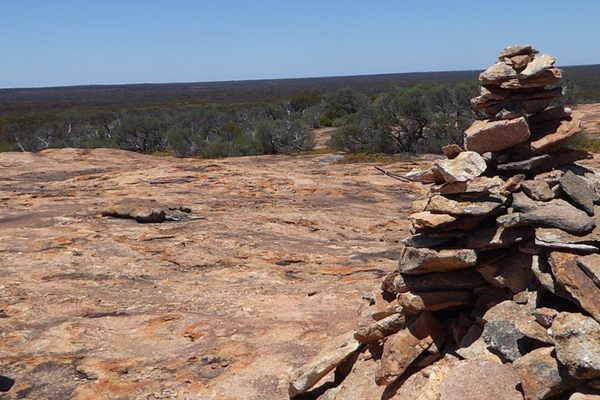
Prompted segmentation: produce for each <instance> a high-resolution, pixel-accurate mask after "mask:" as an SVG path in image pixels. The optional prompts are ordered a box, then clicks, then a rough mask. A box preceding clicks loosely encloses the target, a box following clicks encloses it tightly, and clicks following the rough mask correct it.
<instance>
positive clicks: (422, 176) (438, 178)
mask: <svg viewBox="0 0 600 400" xmlns="http://www.w3.org/2000/svg"><path fill="white" fill-rule="evenodd" d="M404 177H405V178H406V179H408V180H411V181H415V182H421V183H436V182H437V183H441V182H444V177H443V176H442V174H441V173H440V172H439V170H438V169H437V167H434V166H432V167H430V168H426V169H423V168H416V169H413V170H412V171H409V172H407V173H406V174H405V175H404Z"/></svg>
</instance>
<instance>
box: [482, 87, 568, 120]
mask: <svg viewBox="0 0 600 400" xmlns="http://www.w3.org/2000/svg"><path fill="white" fill-rule="evenodd" d="M500 90H505V89H500ZM507 92H508V95H507V96H505V97H503V96H500V95H499V94H497V93H496V94H493V93H492V94H490V93H488V92H483V93H482V94H480V95H479V96H477V97H474V98H472V99H471V107H473V108H474V109H475V110H480V111H483V112H485V113H486V114H490V115H494V114H497V113H502V114H503V118H501V119H502V120H507V119H512V118H519V117H524V116H525V114H533V113H538V112H541V111H543V110H544V109H546V107H548V105H549V104H550V102H551V101H552V100H556V99H559V98H560V97H562V95H563V94H562V88H560V87H557V88H553V89H543V88H540V89H538V90H535V91H529V90H527V91H509V90H507ZM498 119H500V118H498V117H497V116H496V117H494V118H493V120H498Z"/></svg>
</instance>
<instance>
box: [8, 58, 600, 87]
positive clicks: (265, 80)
mask: <svg viewBox="0 0 600 400" xmlns="http://www.w3.org/2000/svg"><path fill="white" fill-rule="evenodd" d="M594 66H600V63H597V64H578V65H564V66H560V67H559V68H576V67H594ZM478 71H484V70H482V69H457V70H429V71H408V72H381V73H374V74H350V75H322V76H303V77H287V78H258V79H231V80H208V81H171V82H130V83H84V84H73V85H56V86H20V87H19V86H18V87H0V91H6V90H39V89H67V88H92V87H110V86H144V85H157V86H158V85H191V84H211V83H214V84H217V83H242V82H267V81H291V80H303V79H328V78H359V77H374V76H386V75H410V74H435V73H444V72H451V73H452V72H478Z"/></svg>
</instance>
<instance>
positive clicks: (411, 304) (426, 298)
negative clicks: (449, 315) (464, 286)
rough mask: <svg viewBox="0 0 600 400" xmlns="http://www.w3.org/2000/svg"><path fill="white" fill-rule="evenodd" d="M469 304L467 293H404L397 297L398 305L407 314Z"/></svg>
mask: <svg viewBox="0 0 600 400" xmlns="http://www.w3.org/2000/svg"><path fill="white" fill-rule="evenodd" d="M470 302H471V292H468V291H456V290H452V291H443V292H442V291H437V292H406V293H400V294H399V295H398V303H400V306H401V307H402V309H404V310H406V311H407V312H408V313H412V314H416V313H418V312H421V311H426V310H427V311H439V310H444V309H447V308H454V307H458V306H464V305H467V304H469V303H470Z"/></svg>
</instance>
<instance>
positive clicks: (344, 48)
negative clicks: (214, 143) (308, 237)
mask: <svg viewBox="0 0 600 400" xmlns="http://www.w3.org/2000/svg"><path fill="white" fill-rule="evenodd" d="M599 16H600V1H597V0H570V1H567V0H561V1H557V0H543V1H542V0H520V1H512V0H503V1H481V0H472V1H467V0H452V1H451V0H443V1H442V0H419V1H417V0H411V1H408V0H406V1H400V0H397V1H384V0H379V1H378V0H371V1H368V0H362V1H357V0H344V1H342V0H320V1H317V0H246V1H242V0H214V1H208V0H196V1H193V0H0V54H1V55H2V56H1V58H0V88H7V87H32V86H60V85H76V84H110V83H141V82H194V81H215V80H239V79H262V78H290V77H309V76H332V75H356V74H378V73H393V72H410V71H439V70H462V69H481V68H484V67H485V66H487V65H489V64H491V63H492V62H493V61H494V60H495V57H496V55H497V53H498V51H499V50H500V49H501V48H502V47H504V46H506V45H509V44H515V43H529V44H533V45H535V46H536V47H537V48H538V49H540V50H542V51H544V52H548V53H550V54H552V55H554V56H555V57H557V58H558V60H559V64H561V65H579V64H598V63H600V22H599V19H598V17H599Z"/></svg>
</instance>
